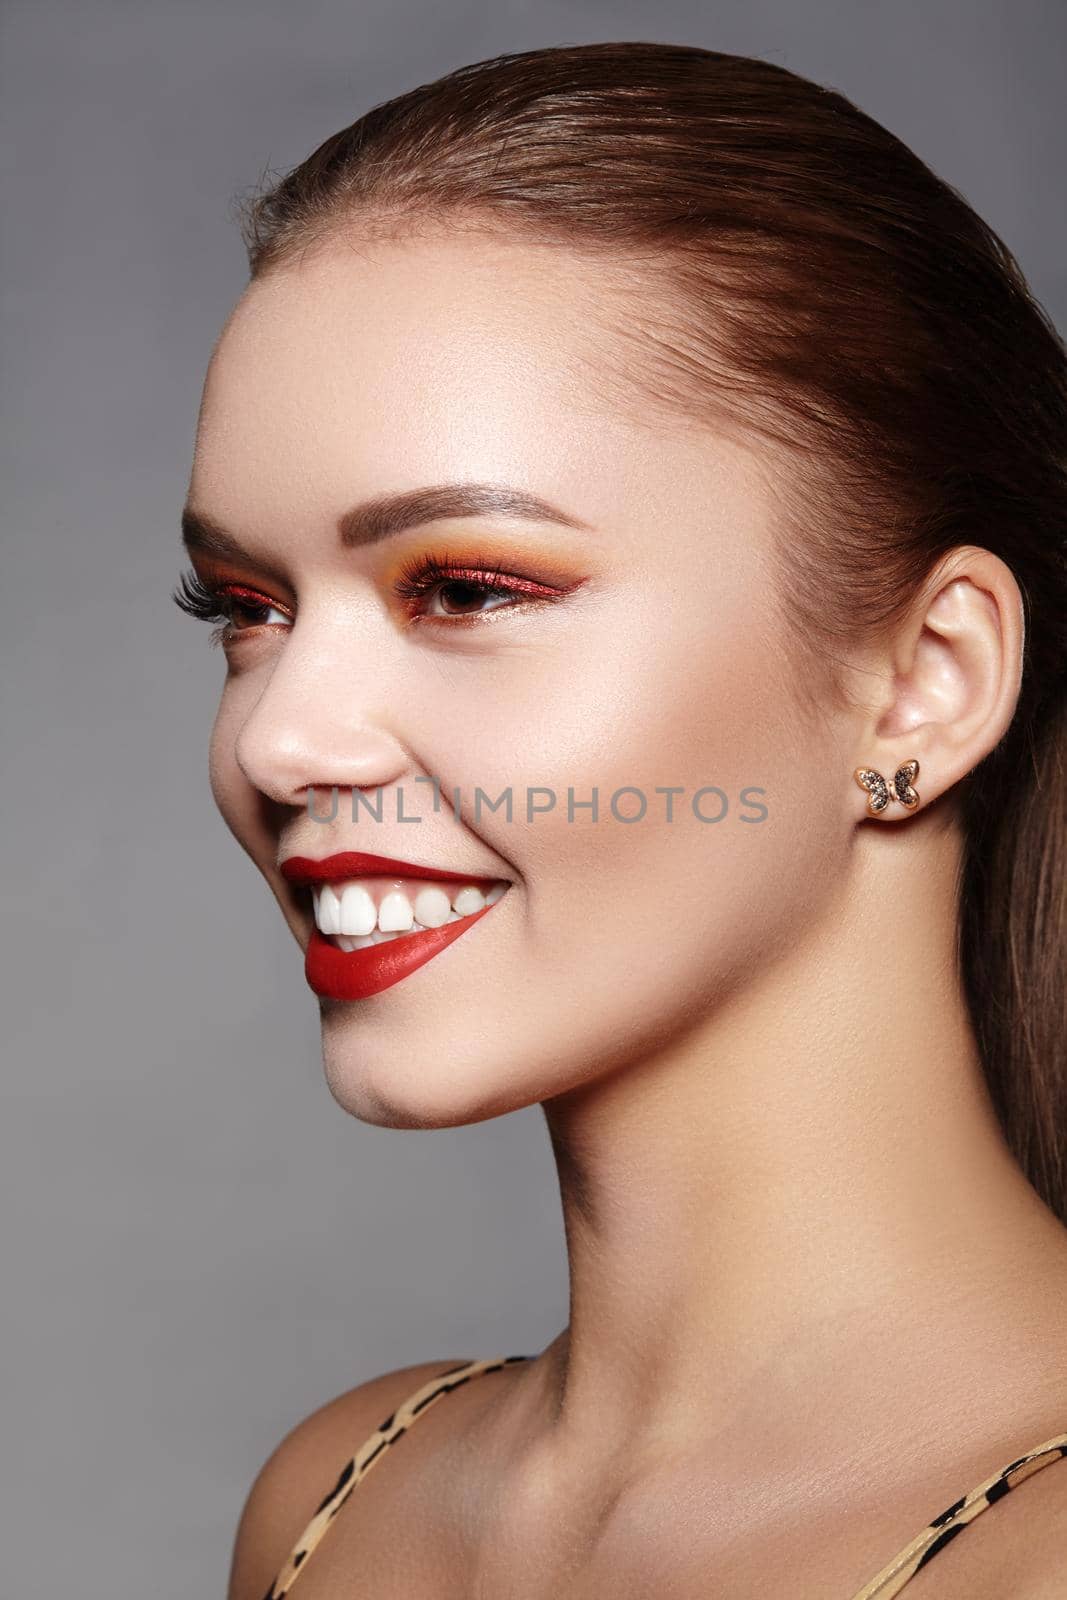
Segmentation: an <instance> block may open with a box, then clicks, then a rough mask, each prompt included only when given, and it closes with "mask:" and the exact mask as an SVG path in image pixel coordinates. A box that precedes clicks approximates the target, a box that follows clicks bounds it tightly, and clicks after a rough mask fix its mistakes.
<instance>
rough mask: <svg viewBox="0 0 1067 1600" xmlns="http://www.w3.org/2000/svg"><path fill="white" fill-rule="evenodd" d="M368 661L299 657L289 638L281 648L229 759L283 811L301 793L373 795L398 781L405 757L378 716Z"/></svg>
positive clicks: (363, 655)
mask: <svg viewBox="0 0 1067 1600" xmlns="http://www.w3.org/2000/svg"><path fill="white" fill-rule="evenodd" d="M372 654H373V652H371V651H361V652H360V658H359V660H358V661H353V660H352V659H351V658H346V659H344V660H343V661H342V660H339V659H337V655H336V652H334V653H333V656H332V657H331V655H330V653H329V652H327V651H326V650H322V651H320V652H318V653H315V654H312V653H310V652H306V651H305V652H300V651H299V650H298V649H297V648H296V640H295V636H294V637H291V638H290V639H289V640H288V641H287V643H286V644H285V645H284V646H283V648H282V651H281V654H280V656H279V659H278V660H277V661H276V662H275V664H274V667H273V670H272V671H271V674H270V677H269V678H268V680H267V682H266V684H265V686H264V688H263V691H262V693H261V694H260V696H259V698H258V699H257V700H256V702H255V704H254V705H253V706H252V708H251V709H250V711H249V712H248V715H247V716H246V717H245V719H244V722H243V724H242V726H241V728H240V731H239V733H238V735H237V740H236V747H235V755H236V759H237V762H238V765H239V766H240V767H241V770H242V771H243V772H244V774H245V776H246V777H247V778H248V780H249V782H250V783H252V784H254V785H255V787H256V788H257V789H259V790H260V791H261V792H262V793H263V794H265V795H269V796H270V798H271V799H272V800H276V801H278V802H279V803H281V804H283V805H302V804H304V803H305V797H306V794H307V792H308V790H309V788H326V789H329V788H332V787H333V786H334V785H336V786H337V787H339V788H374V787H376V786H378V785H385V784H390V783H395V782H396V781H397V780H398V779H399V778H400V776H401V775H402V774H403V772H404V771H405V769H406V767H407V765H408V756H407V753H406V751H405V750H404V747H403V745H402V744H401V742H400V740H399V739H398V738H397V737H396V735H395V734H394V733H393V732H392V731H391V729H390V728H389V726H388V720H389V719H388V718H387V717H386V716H385V715H384V714H383V713H382V711H381V707H382V705H383V703H384V696H385V689H384V685H383V682H382V677H381V673H373V672H372V669H371V667H370V659H371V656H372ZM372 678H373V685H372V682H371V680H372ZM372 699H373V704H372ZM394 703H395V702H394Z"/></svg>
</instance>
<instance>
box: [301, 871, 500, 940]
mask: <svg viewBox="0 0 1067 1600" xmlns="http://www.w3.org/2000/svg"><path fill="white" fill-rule="evenodd" d="M280 871H281V875H282V877H283V878H285V879H286V881H287V882H289V883H295V884H311V883H338V882H340V880H341V879H342V878H365V877H371V876H373V875H375V874H379V875H380V874H382V873H390V874H392V875H393V876H394V877H397V878H430V879H432V880H433V881H434V882H446V883H472V884H474V885H476V886H477V887H480V886H481V885H482V884H483V883H484V884H493V883H498V882H500V881H501V880H500V879H498V878H486V877H483V876H482V875H481V874H479V873H471V872H467V873H464V872H446V871H444V869H443V868H441V867H419V866H414V865H413V864H412V863H411V862H410V861H397V860H396V859H395V858H394V857H393V856H375V855H368V854H367V853H366V851H364V850H342V851H341V852H340V853H339V854H338V855H335V856H325V857H324V858H323V859H322V860H321V861H316V860H315V859H314V857H312V856H288V857H287V858H286V860H285V861H283V862H282V863H281V867H280ZM452 926H453V927H457V926H458V924H457V923H453V924H452ZM427 931H430V930H427ZM341 954H342V955H343V954H344V951H341Z"/></svg>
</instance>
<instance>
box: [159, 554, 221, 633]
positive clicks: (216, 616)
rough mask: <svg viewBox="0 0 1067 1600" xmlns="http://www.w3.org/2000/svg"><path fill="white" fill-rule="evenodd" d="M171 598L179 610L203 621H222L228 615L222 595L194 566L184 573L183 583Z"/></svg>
mask: <svg viewBox="0 0 1067 1600" xmlns="http://www.w3.org/2000/svg"><path fill="white" fill-rule="evenodd" d="M171 599H172V600H173V601H174V604H175V605H176V606H177V607H178V608H179V610H181V611H184V612H186V613H187V615H189V616H190V617H196V618H198V619H199V621H201V622H221V621H223V620H225V619H226V617H227V612H226V611H225V609H224V604H223V600H222V596H221V595H218V594H216V593H215V592H214V590H212V589H209V588H208V587H207V585H206V584H205V583H204V582H203V580H202V579H201V577H200V574H199V573H198V572H196V571H194V569H193V568H192V567H190V568H189V570H188V572H183V573H182V575H181V583H180V584H179V586H178V588H176V589H175V590H174V592H173V593H172V595H171Z"/></svg>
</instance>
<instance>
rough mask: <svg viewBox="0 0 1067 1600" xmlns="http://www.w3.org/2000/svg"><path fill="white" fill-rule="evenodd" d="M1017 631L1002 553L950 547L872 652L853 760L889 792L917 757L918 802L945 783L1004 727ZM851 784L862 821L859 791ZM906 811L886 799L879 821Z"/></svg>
mask: <svg viewBox="0 0 1067 1600" xmlns="http://www.w3.org/2000/svg"><path fill="white" fill-rule="evenodd" d="M1025 631H1026V629H1025V610H1024V606H1023V598H1022V594H1021V592H1020V589H1019V585H1018V584H1017V583H1016V581H1015V578H1014V577H1013V575H1012V573H1011V569H1010V568H1009V567H1008V566H1007V565H1006V564H1005V563H1004V562H1003V561H1002V560H1001V559H1000V557H999V556H995V555H993V554H992V552H991V551H989V550H984V549H981V548H980V547H978V546H976V545H960V546H957V547H956V548H955V549H954V550H952V551H950V552H949V553H948V555H946V556H945V557H943V558H942V560H941V561H940V562H939V563H938V564H937V566H936V568H935V569H934V571H933V572H932V574H931V576H930V578H929V579H928V581H927V582H926V583H924V584H923V586H922V589H921V591H920V594H919V596H918V597H917V599H916V602H915V604H914V606H912V607H911V609H910V610H909V612H908V614H907V616H906V617H905V619H904V620H903V621H902V622H901V623H900V624H899V625H898V627H897V628H896V629H895V630H894V631H893V633H892V635H891V636H890V637H889V638H888V639H886V640H885V641H883V643H882V646H881V651H880V654H878V655H876V656H874V657H873V658H872V661H871V664H872V667H873V671H874V673H875V674H876V676H877V677H878V678H879V679H880V680H881V692H880V694H876V695H875V696H874V697H873V698H874V700H875V704H873V705H872V706H871V707H870V708H869V713H868V714H867V716H866V717H865V719H864V720H863V723H862V725H861V728H860V738H859V740H858V743H857V746H856V750H855V757H856V759H855V766H856V767H857V768H874V769H875V771H877V772H879V773H881V774H882V776H883V777H884V778H885V780H886V782H887V783H888V785H889V789H890V793H891V794H892V793H893V774H894V773H895V772H896V771H897V769H898V768H899V767H901V766H903V764H904V763H905V762H906V761H909V760H912V759H915V760H917V761H918V763H919V777H918V778H917V779H916V780H915V787H916V789H917V790H918V792H919V796H920V807H925V806H927V805H929V803H930V802H931V801H932V800H936V799H937V798H938V796H939V795H941V794H944V793H945V791H946V790H948V789H951V787H952V786H953V784H955V783H958V782H959V780H960V779H961V778H963V777H966V775H967V773H968V772H970V771H971V770H972V769H973V768H974V767H976V766H977V765H978V763H979V762H980V761H981V760H982V759H983V758H984V757H985V756H987V755H988V754H989V752H990V751H991V750H993V749H994V748H995V747H996V745H997V744H999V742H1000V740H1001V739H1002V738H1003V737H1004V734H1005V733H1006V732H1007V729H1008V727H1009V726H1010V724H1011V719H1012V717H1013V715H1014V713H1015V707H1016V705H1017V703H1018V699H1019V689H1020V685H1021V683H1022V670H1023V652H1024V643H1025ZM855 788H856V814H857V816H859V817H864V816H866V815H867V814H868V812H867V795H866V793H865V792H864V791H863V790H862V789H861V787H860V785H859V783H858V782H857V783H856V785H855ZM914 809H919V808H912V810H914ZM909 814H910V813H909V810H908V809H907V808H906V807H905V806H903V805H901V804H899V803H898V802H897V801H896V800H891V801H890V803H889V804H888V805H887V806H886V807H885V809H884V810H882V811H881V812H880V813H879V815H878V818H877V820H878V821H883V820H889V821H896V820H898V819H899V818H901V817H906V816H908V815H909Z"/></svg>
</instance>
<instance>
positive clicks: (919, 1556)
mask: <svg viewBox="0 0 1067 1600" xmlns="http://www.w3.org/2000/svg"><path fill="white" fill-rule="evenodd" d="M1064 1456H1067V1433H1058V1434H1057V1435H1056V1437H1055V1438H1054V1439H1048V1440H1046V1441H1045V1443H1044V1444H1039V1445H1035V1447H1034V1449H1033V1450H1028V1451H1027V1452H1026V1454H1025V1455H1024V1456H1019V1457H1018V1458H1017V1459H1016V1460H1015V1461H1011V1462H1009V1463H1008V1465H1007V1466H1006V1467H1001V1469H1000V1471H999V1472H994V1473H993V1474H992V1476H991V1477H988V1478H987V1479H986V1480H985V1482H984V1483H980V1484H979V1485H978V1487H977V1488H976V1489H972V1490H971V1492H970V1493H969V1494H965V1495H963V1496H961V1498H960V1499H959V1500H954V1501H953V1502H952V1504H951V1505H950V1506H948V1507H946V1509H945V1510H944V1511H942V1512H941V1514H940V1516H937V1517H935V1518H934V1519H933V1521H932V1522H930V1523H928V1524H927V1526H926V1527H925V1528H924V1529H923V1531H922V1533H920V1534H917V1535H916V1537H915V1538H914V1539H912V1540H910V1542H909V1543H908V1544H906V1545H905V1546H904V1549H903V1550H901V1551H899V1553H898V1554H897V1555H895V1556H894V1557H893V1559H892V1561H890V1562H889V1563H888V1565H887V1566H885V1567H883V1568H882V1570H881V1572H879V1573H878V1574H877V1575H876V1576H875V1577H873V1578H872V1579H871V1581H870V1583H868V1584H865V1585H864V1587H863V1588H862V1589H861V1590H860V1591H859V1593H858V1594H856V1595H853V1597H852V1600H893V1596H894V1595H898V1594H899V1593H900V1591H901V1589H903V1587H904V1585H905V1584H906V1583H907V1581H908V1579H909V1578H913V1577H914V1576H915V1574H916V1573H917V1572H918V1571H919V1570H920V1569H921V1568H922V1567H925V1566H926V1564H927V1562H928V1561H932V1560H933V1558H934V1557H935V1556H936V1555H937V1554H938V1553H939V1552H940V1551H942V1550H943V1549H944V1548H945V1546H946V1545H947V1544H950V1543H951V1542H952V1540H953V1539H954V1538H955V1537H956V1535H957V1534H959V1533H962V1532H963V1530H964V1528H966V1527H967V1526H968V1525H969V1524H970V1523H972V1522H973V1521H974V1519H975V1517H977V1516H979V1515H980V1513H981V1512H983V1511H985V1510H986V1508H987V1507H988V1506H991V1505H992V1504H993V1502H994V1501H995V1500H1002V1499H1003V1498H1004V1496H1005V1495H1006V1494H1009V1493H1010V1492H1011V1490H1012V1489H1017V1488H1018V1487H1019V1485H1020V1483H1025V1481H1026V1479H1027V1478H1030V1477H1033V1475H1034V1473H1035V1472H1040V1471H1041V1469H1042V1467H1049V1466H1051V1465H1052V1463H1053V1462H1054V1461H1062V1459H1063V1457H1064Z"/></svg>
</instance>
